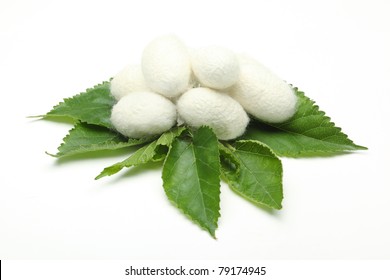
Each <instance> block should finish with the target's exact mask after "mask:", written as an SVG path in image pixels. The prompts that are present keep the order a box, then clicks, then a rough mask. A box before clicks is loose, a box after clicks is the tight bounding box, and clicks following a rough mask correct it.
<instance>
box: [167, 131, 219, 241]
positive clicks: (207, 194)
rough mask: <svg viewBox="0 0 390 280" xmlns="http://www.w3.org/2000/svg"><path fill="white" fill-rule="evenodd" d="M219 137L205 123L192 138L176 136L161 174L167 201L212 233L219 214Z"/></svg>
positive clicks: (213, 234)
mask: <svg viewBox="0 0 390 280" xmlns="http://www.w3.org/2000/svg"><path fill="white" fill-rule="evenodd" d="M219 175H220V163H219V151H218V140H217V137H216V136H215V134H214V133H213V131H212V130H211V129H210V128H208V127H201V128H199V130H197V131H195V132H194V134H193V138H192V139H191V138H189V139H181V138H177V139H175V140H174V141H173V143H172V148H171V150H170V151H169V154H168V156H167V158H166V161H165V164H164V168H163V173H162V178H163V182H164V189H165V193H166V194H167V196H168V198H169V200H170V201H172V202H173V204H175V205H176V206H177V207H178V208H180V209H181V210H182V211H183V212H184V213H185V214H186V215H188V216H189V217H190V218H191V219H192V220H193V221H195V222H196V223H198V224H199V225H200V226H201V227H202V228H204V229H206V230H207V231H208V232H209V233H210V234H211V235H212V236H214V237H215V230H216V228H217V221H218V218H219V193H220V190H219V188H220V179H219Z"/></svg>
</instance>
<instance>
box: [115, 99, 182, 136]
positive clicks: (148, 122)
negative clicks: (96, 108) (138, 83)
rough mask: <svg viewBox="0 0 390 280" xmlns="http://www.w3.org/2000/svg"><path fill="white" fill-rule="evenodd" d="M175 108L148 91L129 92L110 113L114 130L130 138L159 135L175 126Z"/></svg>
mask: <svg viewBox="0 0 390 280" xmlns="http://www.w3.org/2000/svg"><path fill="white" fill-rule="evenodd" d="M176 119H177V112H176V106H175V105H174V104H173V103H172V102H171V101H170V100H168V99H167V98H165V97H163V96H161V95H159V94H157V93H154V92H149V91H144V92H131V93H129V94H128V95H126V96H124V97H122V98H121V99H120V100H119V101H118V103H116V104H115V105H114V106H113V108H112V112H111V122H112V124H113V125H114V127H115V129H116V130H117V131H118V132H120V133H121V134H123V135H125V136H127V137H130V138H143V137H149V136H153V135H158V134H161V133H163V132H165V131H167V130H169V129H170V128H171V127H173V126H174V125H175V124H176Z"/></svg>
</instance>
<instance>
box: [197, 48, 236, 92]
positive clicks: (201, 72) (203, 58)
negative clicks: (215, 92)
mask: <svg viewBox="0 0 390 280" xmlns="http://www.w3.org/2000/svg"><path fill="white" fill-rule="evenodd" d="M191 66H192V71H193V72H194V74H195V76H196V77H197V78H198V81H199V82H200V84H201V85H202V86H206V87H211V88H214V89H225V88H228V87H230V86H232V85H233V84H234V83H236V82H237V80H238V76H239V74H240V67H239V62H238V58H237V56H236V54H235V53H234V52H232V51H231V50H229V49H226V48H223V47H218V46H211V47H205V48H200V49H196V50H193V51H192V52H191Z"/></svg>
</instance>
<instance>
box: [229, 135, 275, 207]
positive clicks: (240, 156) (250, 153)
mask: <svg viewBox="0 0 390 280" xmlns="http://www.w3.org/2000/svg"><path fill="white" fill-rule="evenodd" d="M232 154H233V155H234V158H235V159H236V160H238V163H239V173H238V174H235V173H232V172H227V171H226V170H225V169H222V172H223V175H224V178H225V180H226V181H227V183H228V185H229V186H230V187H231V188H232V189H233V190H234V191H236V192H237V193H239V194H240V195H242V196H243V197H245V198H247V199H248V200H250V201H252V202H254V203H256V204H264V205H266V206H268V207H271V208H275V209H281V208H282V199H283V188H282V173H283V170H282V163H281V161H280V160H279V159H278V158H277V157H276V156H275V154H274V153H273V152H272V150H271V149H270V148H269V147H267V146H266V145H264V144H262V143H260V142H258V141H252V140H242V141H237V142H236V144H235V147H234V150H233V151H232Z"/></svg>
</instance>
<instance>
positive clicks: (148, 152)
mask: <svg viewBox="0 0 390 280" xmlns="http://www.w3.org/2000/svg"><path fill="white" fill-rule="evenodd" d="M185 130H186V128H185V127H174V128H172V129H171V130H169V131H167V132H165V133H163V134H162V135H161V136H160V137H159V138H158V139H157V140H155V141H153V142H151V143H149V144H146V145H145V146H143V147H141V148H139V149H138V150H137V151H135V152H134V153H133V154H132V155H131V156H129V157H128V158H127V159H125V160H123V161H121V162H118V163H115V164H113V165H111V166H109V167H106V168H104V170H103V171H102V172H100V174H99V175H98V176H97V177H96V178H95V179H100V178H103V177H105V176H111V175H114V174H116V173H118V172H119V171H121V170H122V169H123V168H125V167H131V166H138V165H142V164H145V163H147V162H150V161H162V160H163V159H164V158H165V156H166V154H167V153H168V151H169V148H170V147H171V144H172V141H173V140H174V139H175V138H176V137H178V136H179V135H180V134H182V133H183V132H184V131H185Z"/></svg>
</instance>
